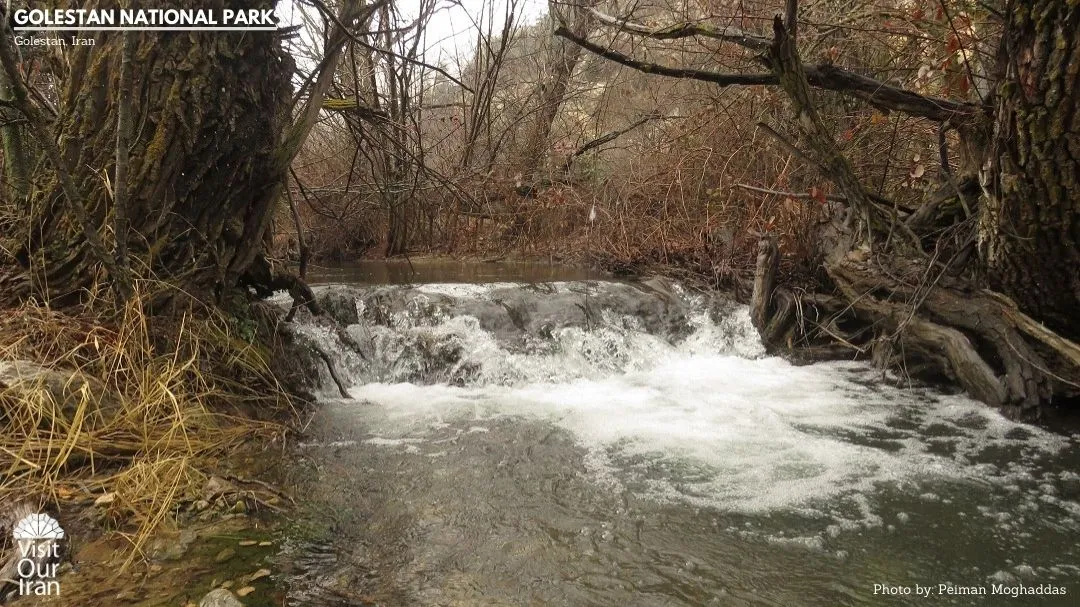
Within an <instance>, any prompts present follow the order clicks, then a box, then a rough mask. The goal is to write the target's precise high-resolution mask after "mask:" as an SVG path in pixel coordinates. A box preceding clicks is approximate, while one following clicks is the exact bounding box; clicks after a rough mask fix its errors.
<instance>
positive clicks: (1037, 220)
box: [979, 0, 1080, 341]
mask: <svg viewBox="0 0 1080 607" xmlns="http://www.w3.org/2000/svg"><path fill="white" fill-rule="evenodd" d="M1006 19H1007V23H1006V33H1005V37H1004V39H1003V41H1002V45H1003V46H1002V51H1003V54H1002V56H1003V57H1005V58H1007V59H1006V61H1007V63H1006V68H1005V70H1006V71H1005V79H1004V81H1003V82H1002V84H1001V86H1000V87H999V89H998V93H997V106H996V115H995V118H996V133H995V137H994V141H993V145H992V148H991V153H990V165H989V171H988V173H987V176H986V177H985V178H984V182H985V183H986V184H987V185H986V190H987V191H986V194H987V196H986V197H985V202H984V207H983V214H982V217H981V219H980V225H979V251H980V254H981V256H982V260H983V263H984V266H985V270H986V273H987V276H988V278H989V283H990V286H991V287H993V288H994V289H997V290H1000V291H1002V292H1004V293H1005V294H1007V295H1009V296H1010V297H1011V298H1013V299H1014V300H1015V301H1016V302H1017V303H1018V304H1019V305H1020V308H1021V309H1023V310H1024V311H1025V312H1027V313H1028V314H1031V315H1032V316H1034V317H1035V318H1037V319H1039V320H1041V321H1043V322H1044V323H1045V324H1046V325H1047V326H1048V327H1050V328H1051V329H1053V330H1054V331H1056V332H1058V333H1059V334H1061V335H1062V336H1064V337H1066V338H1068V339H1071V340H1072V341H1080V166H1078V163H1080V118H1078V117H1080V76H1078V73H1080V5H1077V4H1076V3H1075V2H1067V1H1066V0H1035V1H1031V0H1028V1H1024V2H1019V1H1013V2H1010V3H1009V6H1008V8H1007V14H1006Z"/></svg>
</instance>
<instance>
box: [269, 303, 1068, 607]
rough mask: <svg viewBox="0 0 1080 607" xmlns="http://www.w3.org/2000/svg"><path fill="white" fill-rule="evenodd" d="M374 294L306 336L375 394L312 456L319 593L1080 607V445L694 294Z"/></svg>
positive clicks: (399, 600) (329, 428) (518, 601)
mask: <svg viewBox="0 0 1080 607" xmlns="http://www.w3.org/2000/svg"><path fill="white" fill-rule="evenodd" d="M348 297H350V298H352V299H351V300H350V301H355V305H356V316H357V319H358V322H356V323H355V324H354V325H353V326H351V327H349V328H348V329H347V330H346V331H343V332H336V331H333V330H331V329H328V328H326V327H319V326H314V325H312V326H309V327H306V329H305V331H306V334H307V335H308V337H309V338H310V339H312V340H315V341H316V342H317V343H319V344H320V347H321V348H323V349H324V350H325V351H328V352H330V353H332V354H333V355H334V357H335V358H334V360H335V364H337V365H339V366H340V368H341V369H342V370H343V371H344V372H345V374H346V375H347V376H348V377H349V378H350V381H351V382H352V384H353V385H352V386H351V389H350V396H351V398H349V399H341V398H327V399H326V400H325V402H324V403H323V406H322V407H321V409H320V412H319V414H318V415H317V416H316V418H315V419H314V420H313V423H312V425H311V427H310V428H309V431H308V433H307V435H306V436H305V437H304V439H303V442H302V443H301V444H300V445H299V447H298V448H297V454H296V456H297V457H296V462H297V463H296V464H295V465H294V466H293V467H292V468H291V469H290V470H288V471H286V474H287V475H288V476H289V477H290V479H291V480H292V482H294V483H295V484H296V485H297V486H298V487H299V488H300V493H301V494H302V495H304V496H305V504H304V507H303V512H302V515H303V516H302V517H301V518H302V520H303V522H302V523H298V524H297V525H296V526H295V528H293V529H292V530H291V532H290V538H289V542H288V549H287V550H286V552H285V555H284V556H283V560H284V561H285V562H287V563H288V564H289V565H288V566H289V567H290V573H289V575H290V579H291V590H290V592H291V594H292V596H293V597H294V598H295V599H296V600H297V601H298V602H299V603H301V604H366V602H378V603H380V604H391V605H785V606H787V605H822V606H826V605H881V604H897V605H907V604H912V603H915V602H918V601H923V602H929V603H930V604H942V605H1014V604H1015V605H1052V604H1061V605H1071V604H1077V593H1080V568H1078V565H1080V547H1078V544H1080V542H1078V540H1080V505H1078V501H1077V500H1078V499H1080V475H1078V474H1077V473H1076V472H1074V471H1075V470H1077V469H1078V464H1080V438H1078V437H1077V436H1071V435H1059V434H1052V433H1049V432H1046V431H1043V430H1040V429H1038V428H1035V427H1031V426H1024V425H1019V424H1016V423H1013V422H1010V421H1008V420H1006V419H1004V418H1003V417H1001V416H1000V415H998V414H997V413H996V412H994V411H992V410H990V409H988V408H986V407H984V406H983V405H981V404H979V403H977V402H974V401H972V400H970V399H967V398H965V397H964V396H962V395H946V394H941V393H938V392H935V391H933V390H930V389H927V388H920V387H912V386H906V385H901V386H897V385H896V384H897V382H896V381H895V380H891V379H889V378H885V377H883V376H882V375H881V374H880V372H876V371H874V370H872V369H869V368H867V367H865V366H863V365H861V364H855V363H830V364H820V365H812V366H804V367H796V366H793V365H791V364H789V363H787V362H785V361H784V360H782V359H780V358H776V357H769V356H766V355H765V353H764V351H763V348H762V347H761V345H760V343H759V342H758V340H757V338H756V335H755V333H754V331H753V329H752V327H751V326H750V324H749V320H748V316H747V311H746V309H745V308H743V307H740V306H737V305H734V304H731V303H730V302H723V301H718V300H717V299H716V298H710V297H706V296H701V295H694V294H691V293H687V292H684V291H682V290H681V289H679V288H677V287H672V288H670V289H668V288H666V287H664V286H663V285H659V286H657V285H651V286H643V287H640V288H638V287H634V286H630V285H625V284H619V285H615V284H613V283H575V282H563V283H557V284H548V285H534V286H525V287H522V286H514V285H508V284H495V285H490V284H479V285H462V284H433V285H421V286H417V287H364V288H361V289H354V290H351V291H348ZM328 394H331V392H329V391H328ZM916 585H918V588H917V587H916ZM942 585H945V586H942ZM885 587H888V590H889V591H890V592H897V593H902V592H910V593H911V595H903V594H900V595H890V594H886V593H885V591H886V588H885ZM920 588H921V589H926V588H928V589H929V591H930V597H929V599H927V598H922V599H917V598H915V596H914V594H915V593H916V592H919V591H920V590H919V589H920ZM1040 588H1041V590H1043V591H1046V590H1051V591H1054V590H1056V591H1059V592H1060V591H1062V590H1064V591H1065V592H1067V593H1068V594H1067V595H1066V596H1064V597H1062V596H1046V595H1036V596H1018V597H1015V598H1014V597H1012V596H1008V595H1001V594H998V595H990V593H992V592H994V591H995V590H997V591H999V592H1012V593H1018V592H1021V591H1029V592H1034V591H1037V589H1040ZM922 591H923V592H925V590H922ZM979 591H985V592H986V593H987V594H988V596H983V597H980V596H972V595H970V594H958V593H960V592H979ZM943 592H944V593H943Z"/></svg>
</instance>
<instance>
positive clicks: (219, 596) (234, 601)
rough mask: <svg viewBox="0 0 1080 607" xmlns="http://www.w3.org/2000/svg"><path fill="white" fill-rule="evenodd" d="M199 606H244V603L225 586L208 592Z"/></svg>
mask: <svg viewBox="0 0 1080 607" xmlns="http://www.w3.org/2000/svg"><path fill="white" fill-rule="evenodd" d="M199 607H244V604H243V603H241V602H240V599H238V598H236V596H235V595H233V593H231V592H229V591H228V590H225V589H224V588H218V589H216V590H211V591H210V592H208V593H206V596H204V597H203V598H202V600H201V601H199Z"/></svg>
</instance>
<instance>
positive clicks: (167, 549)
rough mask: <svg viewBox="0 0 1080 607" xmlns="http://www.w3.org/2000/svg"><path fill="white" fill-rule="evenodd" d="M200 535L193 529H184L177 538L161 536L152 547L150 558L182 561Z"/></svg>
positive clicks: (154, 541)
mask: <svg viewBox="0 0 1080 607" xmlns="http://www.w3.org/2000/svg"><path fill="white" fill-rule="evenodd" d="M197 537H198V534H197V533H196V532H195V531H194V530H192V529H182V530H181V531H180V533H179V534H178V535H175V536H165V535H163V536H159V537H157V538H155V539H154V540H153V542H152V544H151V547H150V557H151V558H152V559H154V560H159V561H177V560H180V559H182V558H183V557H184V556H185V555H186V554H187V552H188V549H189V548H190V547H191V544H192V542H194V541H195V538H197Z"/></svg>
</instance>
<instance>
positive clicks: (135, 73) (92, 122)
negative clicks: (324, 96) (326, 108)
mask: <svg viewBox="0 0 1080 607" xmlns="http://www.w3.org/2000/svg"><path fill="white" fill-rule="evenodd" d="M110 4H111V5H113V7H114V8H115V7H117V6H118V5H117V4H116V3H115V2H111V1H106V2H104V3H102V4H101V7H108V6H109V5H110ZM271 6H273V2H272V1H271V0H225V1H224V2H223V4H222V5H221V6H220V7H224V8H234V9H249V8H269V7H271ZM170 8H205V6H204V5H203V3H199V2H196V1H194V0H177V1H175V2H172V3H171V4H170ZM92 35H93V36H94V37H95V40H96V45H94V46H69V47H66V48H65V50H64V52H65V55H66V58H67V62H66V66H65V67H63V68H58V69H63V70H65V71H63V72H54V73H53V74H52V79H53V82H54V83H55V86H56V87H57V91H56V92H57V95H56V102H57V107H56V116H55V118H54V119H52V120H51V121H50V122H49V123H48V124H47V128H46V129H44V130H46V131H47V132H35V133H31V134H32V135H33V136H34V137H35V138H37V139H38V140H41V139H43V138H49V139H52V140H53V141H55V142H57V143H58V145H59V149H60V155H61V160H62V165H63V166H61V167H57V166H56V163H55V162H53V163H50V162H43V163H40V164H39V166H42V167H44V172H43V173H40V174H38V175H37V176H36V177H35V179H34V187H33V188H32V189H31V190H30V191H29V193H28V200H26V201H24V204H25V207H24V208H25V211H24V213H23V215H22V216H21V217H19V219H18V221H17V222H16V225H15V230H14V231H13V232H14V233H12V234H5V235H4V236H5V243H4V244H5V247H4V248H3V250H0V256H2V257H0V259H2V261H3V266H2V267H0V298H2V299H4V300H8V301H12V300H25V299H27V298H29V297H35V298H38V299H41V300H46V301H50V302H53V304H54V305H65V304H69V303H73V302H76V301H79V300H81V299H84V298H85V296H86V294H87V293H88V292H90V291H92V290H93V289H94V288H95V287H96V286H97V285H100V284H107V283H108V282H109V281H112V280H115V278H116V277H110V276H107V274H106V272H105V267H104V266H105V264H102V263H100V261H101V260H100V255H97V256H96V255H94V252H93V251H92V250H91V247H90V246H89V244H88V240H89V239H88V238H87V233H86V230H85V229H82V228H83V227H85V226H80V225H79V222H77V221H75V219H74V218H73V213H72V212H71V211H72V209H71V205H72V201H70V200H69V197H67V196H65V194H64V191H63V188H62V187H61V181H62V180H61V179H60V175H61V172H66V173H67V174H69V175H70V177H71V180H72V181H73V182H74V185H75V186H76V188H77V189H78V191H79V193H80V194H81V197H82V198H83V202H84V204H85V209H86V211H87V213H88V215H89V218H90V222H89V223H90V225H92V226H93V227H94V229H96V230H97V233H98V234H99V235H100V237H101V238H102V239H103V240H104V241H105V243H106V244H107V245H109V246H111V247H112V250H113V251H115V250H116V243H117V239H122V240H124V241H125V242H126V244H127V250H128V255H129V256H130V265H131V268H132V271H133V272H134V273H135V275H136V276H141V277H146V278H156V279H160V280H163V281H168V282H169V283H170V284H172V285H174V286H179V287H182V288H183V289H185V290H187V291H188V292H190V293H192V294H194V295H196V296H198V297H205V298H210V297H211V296H213V295H214V294H215V293H216V294H220V293H221V292H222V290H227V289H231V288H232V287H234V286H236V285H237V284H238V283H240V281H241V278H242V277H243V276H244V275H245V273H246V272H247V271H248V270H249V268H250V267H251V266H252V264H253V262H254V261H255V260H256V259H257V258H258V257H259V256H260V255H261V241H262V238H261V236H262V235H263V233H264V232H265V230H266V229H267V226H268V222H269V219H270V217H271V214H272V210H273V205H274V204H275V202H276V200H277V199H278V196H279V192H280V184H281V183H282V180H283V177H284V172H285V170H286V169H287V161H286V159H284V158H283V157H282V154H281V147H282V146H281V143H282V139H283V133H284V131H285V129H286V127H287V126H288V125H289V124H290V115H289V106H290V102H291V92H292V86H291V84H290V78H291V76H292V73H293V64H292V60H291V58H290V57H289V56H288V55H287V54H286V53H285V52H284V51H283V49H282V46H281V39H280V37H279V35H278V34H277V33H275V32H231V33H225V32H145V33H139V34H134V33H130V34H121V33H115V32H100V33H94V34H92ZM124 35H128V36H132V40H131V43H132V44H133V46H134V48H133V49H132V52H133V60H132V62H131V67H132V73H131V74H130V82H131V86H130V89H127V88H126V87H122V86H121V83H120V72H121V70H120V66H121V59H122V55H123V48H124V39H123V36H124ZM3 43H4V44H10V43H11V41H10V40H4V41H3ZM9 48H10V47H9ZM52 65H60V64H59V63H53V64H52ZM123 99H127V100H129V102H130V106H131V113H130V125H131V132H130V137H122V138H121V139H120V141H121V142H124V141H125V139H126V140H127V142H128V149H127V150H121V151H120V156H121V157H122V156H123V155H126V157H127V159H128V164H127V171H126V174H127V177H126V184H125V185H126V188H125V190H126V201H127V202H126V205H125V206H126V222H121V223H120V225H124V223H126V225H127V226H128V233H127V234H122V235H117V234H113V233H112V232H111V230H110V229H109V226H112V225H113V222H112V218H113V214H114V210H115V209H114V192H115V178H116V173H115V167H116V164H117V158H118V152H117V112H118V108H119V107H120V106H121V100H123ZM121 250H123V247H121Z"/></svg>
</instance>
